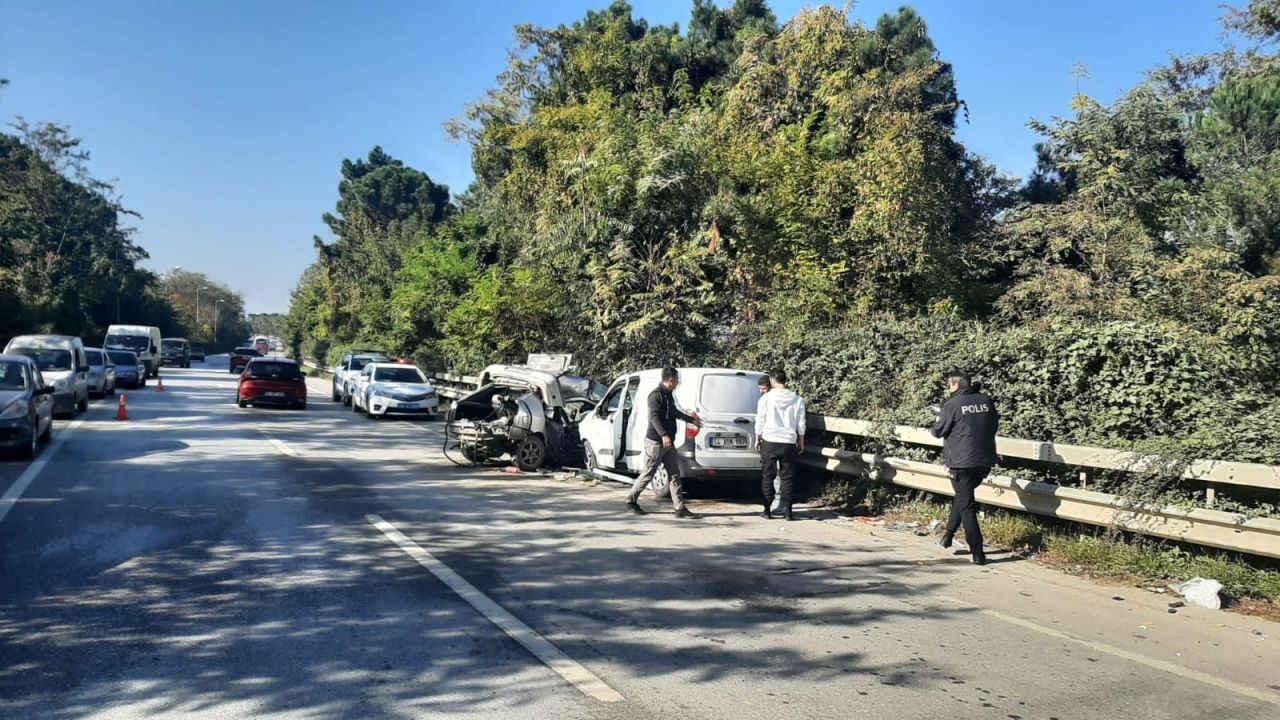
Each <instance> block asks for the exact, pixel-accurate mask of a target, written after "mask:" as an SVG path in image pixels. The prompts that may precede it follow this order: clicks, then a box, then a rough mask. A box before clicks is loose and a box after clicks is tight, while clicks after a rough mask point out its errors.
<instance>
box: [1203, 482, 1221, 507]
mask: <svg viewBox="0 0 1280 720" xmlns="http://www.w3.org/2000/svg"><path fill="white" fill-rule="evenodd" d="M1216 502H1218V489H1217V487H1216V486H1215V485H1214V484H1213V483H1205V489H1204V506H1205V507H1213V505H1214V503H1216Z"/></svg>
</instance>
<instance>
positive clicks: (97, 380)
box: [84, 348, 116, 397]
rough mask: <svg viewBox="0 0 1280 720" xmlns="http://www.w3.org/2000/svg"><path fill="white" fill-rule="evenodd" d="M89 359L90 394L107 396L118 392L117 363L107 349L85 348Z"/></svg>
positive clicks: (85, 353)
mask: <svg viewBox="0 0 1280 720" xmlns="http://www.w3.org/2000/svg"><path fill="white" fill-rule="evenodd" d="M84 356H85V357H86V358H88V360H89V395H90V396H94V397H105V396H107V395H115V394H116V364H115V362H114V361H112V360H111V356H110V355H108V354H107V352H106V351H105V350H99V349H98V348H85V349H84Z"/></svg>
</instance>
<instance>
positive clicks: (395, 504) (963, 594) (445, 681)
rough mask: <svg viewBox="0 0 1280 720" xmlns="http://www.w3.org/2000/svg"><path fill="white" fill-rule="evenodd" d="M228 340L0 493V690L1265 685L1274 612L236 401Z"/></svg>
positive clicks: (755, 712)
mask: <svg viewBox="0 0 1280 720" xmlns="http://www.w3.org/2000/svg"><path fill="white" fill-rule="evenodd" d="M225 362H226V361H225V357H223V358H211V359H210V363H209V364H208V365H207V366H206V367H205V368H193V369H191V370H185V371H184V370H167V371H166V372H165V375H164V377H165V385H166V392H164V393H157V392H155V391H154V389H152V388H148V389H146V390H142V391H137V392H133V393H128V398H129V411H130V415H131V418H132V419H131V420H130V421H128V422H126V423H116V422H115V421H113V420H110V419H109V418H110V417H111V416H112V414H113V412H114V407H106V406H102V405H99V406H97V407H95V408H94V409H93V410H91V412H90V414H89V415H88V416H87V419H86V421H85V422H84V423H83V424H82V425H81V426H80V427H79V428H77V429H76V430H74V431H72V432H71V434H70V435H69V436H68V438H67V440H66V442H65V444H63V445H62V447H61V448H59V449H58V452H57V453H56V454H55V455H53V456H51V457H50V458H49V460H48V464H47V466H46V467H45V468H44V470H43V471H42V472H41V474H40V475H39V476H37V477H36V479H35V480H34V482H33V483H32V484H31V487H30V488H29V489H28V490H27V492H26V493H25V494H24V495H23V497H22V500H21V502H19V503H18V504H17V505H16V506H15V507H14V509H13V511H12V512H11V513H10V514H9V515H8V517H7V518H5V519H4V520H3V522H0V572H2V573H3V575H2V576H0V578H2V580H3V585H0V716H3V717H45V718H72V717H76V718H80V717H95V718H126V717H143V716H146V717H153V716H155V717H190V716H198V717H227V718H232V717H248V716H254V717H268V716H269V717H289V718H292V717H298V718H301V717H308V718H315V717H322V718H339V717H391V718H402V717H403V718H412V717H441V716H449V715H459V714H471V715H478V716H484V717H512V718H516V717H520V718H531V717H558V718H649V717H664V718H734V719H735V720H737V719H740V718H778V717H805V718H812V717H848V716H851V715H852V716H868V717H904V718H909V717H919V718H930V717H943V716H945V717H975V718H986V717H993V718H1003V717H1020V718H1033V717H1038V718H1048V717H1059V718H1064V719H1065V718H1091V717H1097V718H1102V717H1108V718H1110V717H1143V718H1186V717H1199V716H1208V715H1214V716H1217V717H1232V718H1272V717H1275V716H1276V714H1277V713H1278V712H1280V675H1277V674H1276V672H1275V670H1274V669H1275V668H1276V667H1280V663H1277V660H1280V644H1278V643H1280V631H1277V630H1278V629H1277V627H1276V626H1275V625H1274V624H1269V623H1265V622H1262V621H1257V620H1252V619H1249V618H1242V617H1239V616H1233V615H1226V614H1223V613H1216V614H1215V613H1209V612H1207V611H1205V612H1200V611H1195V610H1183V611H1180V612H1179V613H1178V614H1177V615H1168V614H1167V613H1166V612H1165V610H1164V607H1163V601H1164V600H1166V598H1163V597H1162V596H1157V595H1154V594H1149V593H1142V592H1139V591H1136V590H1130V589H1124V590H1117V589H1115V588H1105V587H1099V586H1095V585H1091V584H1089V583H1086V582H1083V581H1078V580H1074V579H1071V578H1066V577H1062V576H1058V575H1055V574H1053V573H1052V572H1049V571H1047V570H1044V569H1042V568H1037V567H1032V566H1029V565H1027V564H1023V563H1016V562H1006V563H997V564H995V565H992V566H990V567H988V568H985V569H978V568H974V567H972V566H969V565H968V564H966V563H965V562H964V560H963V558H955V557H952V556H950V555H947V554H945V553H943V552H942V551H940V550H937V549H935V548H931V547H929V546H927V545H925V544H924V543H922V542H914V539H913V538H909V537H906V538H904V537H901V536H898V535H888V536H886V535H885V534H884V533H883V532H880V533H878V534H877V531H875V530H872V529H868V528H866V527H862V526H857V525H854V524H852V523H845V522H841V521H838V520H835V519H828V520H826V521H824V522H817V521H813V520H810V521H807V522H797V523H783V522H781V521H777V522H771V523H770V522H766V521H763V520H760V519H758V518H757V517H756V516H755V509H754V507H752V506H746V505H738V504H730V503H719V502H713V501H705V500H704V501H699V502H696V503H695V506H696V507H697V508H698V509H700V510H702V511H704V512H705V513H706V514H707V517H705V518H704V519H703V520H698V521H678V520H675V519H674V518H672V517H670V516H669V515H667V514H657V513H655V514H652V515H650V516H648V517H644V518H634V517H632V516H630V515H627V514H625V513H623V512H621V510H622V508H621V501H622V490H621V488H619V487H617V486H613V485H593V484H588V483H581V482H577V481H564V480H556V479H554V478H542V477H530V476H520V477H513V476H510V475H505V474H501V473H498V472H496V471H494V470H491V469H463V468H456V467H454V466H452V465H451V464H449V463H448V462H447V461H445V460H444V459H443V458H442V456H441V455H440V452H439V447H440V440H441V436H440V433H441V430H442V425H441V424H440V423H424V422H405V421H370V420H367V419H365V418H363V417H362V416H359V415H355V414H353V413H352V412H351V411H350V410H348V409H347V408H345V407H343V406H340V405H336V404H333V403H331V402H330V401H329V399H328V394H327V387H326V386H325V385H324V384H323V383H316V384H313V386H312V388H311V405H310V407H309V408H308V410H307V411H306V412H303V413H298V412H291V411H274V410H257V409H248V410H240V409H238V408H236V407H235V406H234V405H233V403H232V394H233V388H234V376H231V375H229V374H228V373H227V372H226V369H225V368H226V365H225ZM59 430H62V428H59ZM55 432H58V431H55ZM23 465H24V463H20V462H9V463H3V464H0V482H3V483H4V487H6V488H7V487H8V485H9V484H10V482H11V481H12V479H14V478H16V477H17V475H18V474H19V473H20V471H21V467H22V466H23ZM646 504H647V505H648V506H649V507H650V508H651V509H655V510H656V509H657V505H656V503H653V502H651V501H646ZM815 514H816V513H815ZM374 518H381V519H382V520H384V521H385V522H386V523H388V524H389V527H391V528H393V529H394V531H398V532H400V533H403V537H404V538H405V539H406V540H407V541H408V542H409V543H410V544H411V545H412V546H415V547H417V548H418V550H417V551H415V550H413V549H412V547H411V548H410V549H409V551H406V549H405V547H404V546H402V545H398V544H397V543H396V541H395V540H394V538H392V537H390V536H389V535H388V534H387V532H384V529H385V528H384V529H379V527H375V525H374V524H373V520H374ZM413 553H417V554H413ZM426 558H429V561H428V560H427V559H426ZM432 562H434V563H435V564H434V565H432ZM424 563H425V565H424ZM432 567H434V568H435V572H437V573H440V572H443V573H444V574H445V575H447V574H448V572H454V573H456V575H457V577H456V579H457V580H459V581H461V582H462V583H463V584H464V585H463V586H462V589H461V591H460V590H459V587H460V586H458V585H457V584H452V585H451V584H450V583H449V581H448V580H446V581H442V580H441V579H440V577H438V576H437V575H436V574H433V570H432V569H431V568H432ZM441 568H443V570H441ZM468 587H469V588H471V589H472V590H474V591H475V595H474V596H473V595H469V594H468V591H467V589H466V588H468ZM1117 597H1118V598H1122V599H1120V600H1115V599H1113V598H1117ZM486 600H487V601H489V602H491V603H492V606H489V605H486V604H485V601H486ZM494 608H496V609H497V611H499V612H506V613H509V616H510V618H511V619H512V620H514V621H515V622H517V623H520V624H521V627H524V628H525V629H527V630H528V632H529V633H535V634H536V637H538V638H541V639H542V640H543V641H545V643H547V646H548V647H551V648H552V649H553V650H554V651H555V652H558V653H560V654H561V656H562V657H563V658H564V659H567V660H569V661H571V662H573V663H576V664H577V665H578V667H580V668H581V670H582V671H583V672H584V673H586V674H587V676H586V677H587V681H586V682H585V684H584V683H580V684H579V685H574V684H573V683H572V682H571V681H570V680H566V678H565V677H564V676H562V675H561V674H557V673H556V672H555V671H554V670H553V669H552V668H551V667H549V666H548V664H547V663H546V662H544V660H546V659H547V658H546V657H541V658H540V657H539V656H538V655H537V654H535V653H533V652H530V651H529V650H528V649H527V648H526V647H525V646H523V645H521V644H519V643H518V642H517V641H516V640H515V639H513V635H517V636H518V635H520V633H521V632H523V631H520V630H519V629H518V628H517V629H516V631H515V632H514V633H513V634H508V633H507V632H505V631H504V630H503V629H501V628H500V627H499V626H498V625H495V624H494V622H492V620H491V618H492V617H493V613H494V612H495V610H494ZM486 612H487V613H488V615H486V614H485V613H486ZM507 629H508V630H510V629H511V628H510V627H508V628H507ZM1255 633H1257V634H1255ZM526 639H527V638H526ZM552 664H553V665H554V664H555V663H554V661H553V662H552ZM562 669H563V668H562ZM591 678H594V680H595V682H597V683H599V684H598V685H592V684H591V683H590V679H591ZM571 679H572V678H571ZM578 679H579V680H582V679H583V678H582V677H579V678H578ZM601 687H603V688H607V689H608V690H609V691H611V692H613V693H616V696H617V697H613V698H607V697H606V698H605V699H601V698H602V697H604V696H605V695H607V693H605V694H603V695H602V694H601V693H600V692H597V693H596V694H592V689H593V688H594V689H595V690H596V691H599V688H601ZM610 699H613V700H618V701H616V702H610V701H609V700H610Z"/></svg>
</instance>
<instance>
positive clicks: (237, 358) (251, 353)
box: [231, 347, 262, 373]
mask: <svg viewBox="0 0 1280 720" xmlns="http://www.w3.org/2000/svg"><path fill="white" fill-rule="evenodd" d="M256 357H262V353H260V352H258V350H257V348H251V347H238V348H236V349H235V350H232V351H231V372H233V373H237V372H242V371H243V370H244V368H245V366H246V365H248V364H249V361H250V360H252V359H254V358H256Z"/></svg>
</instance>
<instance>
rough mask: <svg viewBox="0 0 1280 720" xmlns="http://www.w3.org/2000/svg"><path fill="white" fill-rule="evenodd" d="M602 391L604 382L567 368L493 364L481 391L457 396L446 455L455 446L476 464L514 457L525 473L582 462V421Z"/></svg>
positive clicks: (451, 413)
mask: <svg viewBox="0 0 1280 720" xmlns="http://www.w3.org/2000/svg"><path fill="white" fill-rule="evenodd" d="M604 391H605V387H604V385H601V384H600V383H598V382H595V381H593V380H591V379H590V378H586V377H583V376H581V375H573V374H570V373H568V372H559V373H557V372H551V371H547V370H535V369H533V368H529V367H526V366H523V365H490V366H489V367H487V368H485V370H484V372H483V373H481V375H480V389H478V390H476V391H475V392H472V393H470V394H467V395H464V396H463V397H461V398H459V399H458V400H457V401H456V402H455V403H454V404H453V408H452V409H451V410H450V411H449V423H448V425H447V430H446V435H445V454H446V455H448V453H449V451H450V450H451V449H455V448H456V449H457V450H458V452H460V453H461V455H462V457H463V458H464V459H465V460H466V461H467V462H469V463H472V464H475V463H483V462H490V461H494V460H500V459H502V458H503V457H504V456H507V455H510V456H511V458H512V459H513V461H514V462H515V465H516V467H518V468H520V469H521V470H524V471H532V470H537V469H538V468H541V467H543V466H545V465H578V464H579V463H581V462H582V438H581V437H580V436H579V435H578V420H579V419H580V418H582V417H585V416H586V414H587V413H589V412H590V411H591V410H592V409H594V408H595V406H596V403H598V402H600V398H602V397H604Z"/></svg>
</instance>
